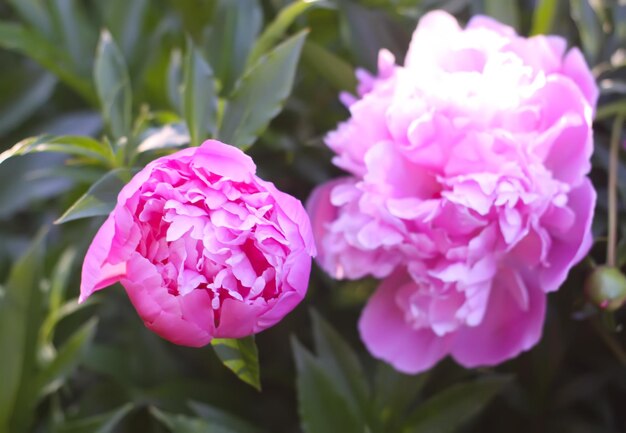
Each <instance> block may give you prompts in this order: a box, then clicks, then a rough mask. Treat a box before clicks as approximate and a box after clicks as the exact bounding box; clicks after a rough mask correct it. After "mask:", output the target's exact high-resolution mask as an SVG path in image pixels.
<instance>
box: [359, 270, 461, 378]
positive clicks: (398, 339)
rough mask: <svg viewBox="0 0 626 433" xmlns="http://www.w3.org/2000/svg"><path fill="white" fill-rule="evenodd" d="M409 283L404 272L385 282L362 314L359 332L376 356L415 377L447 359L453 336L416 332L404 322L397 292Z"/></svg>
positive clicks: (392, 276)
mask: <svg viewBox="0 0 626 433" xmlns="http://www.w3.org/2000/svg"><path fill="white" fill-rule="evenodd" d="M407 283H409V284H410V283H411V280H410V279H409V277H408V276H407V275H406V273H404V272H396V273H394V274H392V275H391V276H390V277H388V278H387V279H386V280H384V281H383V282H382V284H381V285H380V286H379V287H378V289H377V290H376V292H375V293H374V295H373V296H372V297H371V298H370V300H369V301H368V303H367V305H366V306H365V309H364V310H363V313H362V314H361V318H360V319H359V332H360V334H361V339H362V340H363V342H364V343H365V345H366V346H367V348H368V350H369V351H370V353H371V354H372V355H373V356H375V357H376V358H379V359H382V360H383V361H386V362H388V363H390V364H391V365H393V366H394V367H395V368H396V369H397V370H399V371H401V372H404V373H408V374H415V373H419V372H422V371H425V370H427V369H429V368H430V367H432V366H433V365H435V364H436V363H437V362H438V361H439V360H440V359H442V358H443V357H444V356H446V354H447V351H448V346H449V341H450V337H449V335H446V336H444V337H437V335H435V334H434V333H433V332H432V331H431V330H429V329H424V330H414V329H412V328H411V327H410V326H409V325H408V324H407V323H406V322H405V320H404V318H403V314H402V311H401V310H400V308H399V307H398V305H397V304H396V293H397V291H398V289H399V288H400V287H401V286H403V285H404V284H407Z"/></svg>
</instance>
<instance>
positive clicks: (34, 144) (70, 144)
mask: <svg viewBox="0 0 626 433" xmlns="http://www.w3.org/2000/svg"><path fill="white" fill-rule="evenodd" d="M37 152H59V153H65V154H68V155H73V156H79V157H84V158H90V159H95V160H97V161H100V162H101V163H102V164H104V165H111V164H112V161H113V159H114V155H113V152H112V151H111V148H110V147H108V146H106V145H105V144H103V143H100V142H99V141H96V140H94V139H93V138H90V137H82V136H81V137H79V136H69V135H68V136H62V137H52V136H49V135H42V136H39V137H33V138H27V139H25V140H22V141H20V142H19V143H17V144H16V145H15V146H13V147H12V148H10V149H9V150H6V151H4V152H2V153H0V164H2V163H3V162H4V161H6V160H7V159H9V158H12V157H14V156H19V155H26V154H29V153H37Z"/></svg>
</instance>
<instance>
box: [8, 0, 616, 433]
mask: <svg viewBox="0 0 626 433" xmlns="http://www.w3.org/2000/svg"><path fill="white" fill-rule="evenodd" d="M437 8H443V9H446V10H448V11H450V12H452V13H454V14H455V15H456V16H457V17H458V18H459V19H460V20H462V21H465V20H467V19H468V18H469V17H470V16H472V15H474V14H476V13H485V14H489V15H492V16H495V17H496V18H498V19H500V20H502V21H504V22H507V23H509V24H511V25H513V26H514V27H515V28H516V29H517V30H518V32H519V33H521V34H524V35H531V34H538V33H554V34H559V35H562V36H564V37H565V38H567V40H568V41H569V43H570V45H577V46H580V47H582V49H583V52H584V53H585V56H586V58H587V60H588V62H589V64H590V65H591V66H592V67H593V72H594V75H595V76H596V78H597V80H598V85H599V86H600V89H601V98H600V104H599V108H598V111H597V116H596V122H595V124H594V130H595V140H596V150H595V153H594V157H593V163H594V168H593V171H592V178H593V181H594V185H595V186H596V188H597V189H598V192H599V201H598V207H597V210H596V219H595V221H594V235H595V239H596V243H595V245H594V248H593V250H592V253H591V255H590V257H589V258H588V259H587V260H586V261H585V262H584V263H582V264H581V265H579V266H578V267H577V268H576V269H574V270H573V271H572V272H571V273H570V278H569V280H568V282H567V283H566V284H565V285H564V287H563V288H562V289H561V290H560V291H559V292H558V293H556V294H553V295H551V296H550V305H549V311H548V317H547V322H546V326H545V332H544V338H543V340H542V342H541V343H540V344H539V345H538V346H537V347H536V348H534V349H533V350H532V351H530V352H528V353H526V354H523V355H522V356H520V357H518V358H517V359H515V360H512V361H510V362H508V363H505V364H503V365H501V366H499V367H497V368H492V369H482V370H479V371H467V370H464V369H462V368H460V367H458V366H456V365H454V364H453V363H452V362H451V361H445V362H443V363H441V364H440V365H439V366H437V367H436V368H434V369H433V370H432V371H430V372H428V373H425V374H422V375H418V376H405V375H401V374H399V373H397V372H395V371H394V370H393V369H391V368H390V367H388V366H386V365H384V364H382V363H379V362H376V361H374V360H373V359H372V358H371V357H370V356H369V355H368V354H367V352H366V351H365V349H364V347H363V346H362V344H361V343H360V341H359V339H358V335H357V333H356V320H357V318H358V314H359V311H360V309H361V308H362V305H363V303H364V301H365V299H366V298H367V296H368V295H369V294H370V293H371V291H372V290H373V289H374V287H375V282H374V281H370V280H364V281H359V282H350V283H337V282H333V281H331V280H330V279H328V278H327V277H326V276H324V275H323V274H322V273H321V272H319V270H315V271H314V273H313V275H312V278H311V284H310V288H309V295H308V297H307V299H306V300H305V302H304V303H303V305H301V306H300V307H298V309H296V310H295V311H294V312H293V313H292V314H290V315H289V316H288V317H287V318H286V319H285V320H284V321H283V322H281V323H280V324H279V325H278V326H276V327H274V328H272V329H270V330H268V331H266V332H263V333H261V334H259V335H258V336H257V337H256V342H255V339H253V338H249V339H245V340H240V341H232V340H220V341H218V342H216V343H215V344H214V345H213V347H206V348H202V349H189V348H184V347H177V346H174V345H172V344H170V343H168V342H166V341H163V340H161V339H159V338H158V337H156V336H155V335H153V334H151V333H150V332H148V331H147V330H146V329H145V328H144V327H143V325H142V323H141V321H140V320H139V318H138V317H137V316H136V314H135V312H134V310H133V309H132V307H131V305H130V303H129V302H128V301H127V299H126V296H125V294H124V293H123V290H122V289H121V287H119V286H118V287H114V288H111V289H109V290H107V291H106V292H105V293H103V294H102V295H98V296H96V297H94V299H93V300H90V301H89V302H87V303H85V304H82V305H78V304H77V299H76V298H77V296H78V283H79V277H80V275H79V273H80V265H81V261H82V257H83V256H84V253H85V251H86V248H87V246H88V244H89V242H90V241H91V238H92V236H93V234H94V233H95V231H96V230H97V228H98V227H99V224H101V222H102V216H103V215H106V214H107V213H108V212H109V211H110V209H111V208H112V203H113V202H114V200H115V197H116V195H117V192H118V191H119V189H120V188H121V187H122V186H123V185H124V183H125V182H126V181H128V179H129V178H130V176H132V173H133V172H134V170H136V169H137V167H142V166H143V165H145V163H147V162H148V161H150V160H151V159H153V158H155V157H157V156H159V155H162V154H164V153H167V152H171V151H174V150H175V149H176V148H179V147H181V146H185V145H188V144H198V143H200V142H202V141H203V140H204V139H206V138H208V137H217V138H220V139H222V140H224V141H226V142H229V143H231V144H233V145H237V146H239V147H242V148H245V149H247V151H248V152H249V153H250V154H251V155H252V156H253V158H254V159H255V161H256V163H257V165H258V166H259V174H260V175H261V176H262V177H264V178H266V179H269V180H272V181H273V182H275V183H276V184H277V186H278V187H279V188H280V189H282V190H284V191H287V192H289V193H291V194H293V195H295V196H297V197H299V198H300V199H302V200H305V199H306V197H307V195H308V193H309V192H310V190H311V189H312V188H313V187H314V186H315V185H317V184H319V183H320V182H323V181H324V180H327V179H329V178H332V177H333V176H336V175H338V174H339V172H338V171H337V170H336V169H335V168H333V167H332V166H331V165H330V163H329V161H330V157H331V154H330V152H329V151H328V150H327V149H326V148H325V146H324V145H323V140H322V139H323V135H324V134H325V133H326V132H327V131H329V130H331V129H333V128H334V127H335V125H336V124H337V122H338V121H340V120H342V119H344V118H346V117H347V112H346V111H345V109H344V108H343V107H342V106H341V104H340V103H339V101H338V97H337V96H338V92H340V91H352V90H353V89H354V86H355V79H354V68H355V67H362V68H366V69H370V70H373V68H374V67H375V60H376V55H377V52H378V50H379V48H381V47H386V48H389V49H390V50H391V51H393V52H394V53H395V54H396V56H397V58H398V60H399V61H401V60H402V56H403V53H404V52H405V50H406V47H407V45H408V41H409V39H410V35H411V33H412V30H413V29H414V27H415V25H416V23H417V20H418V19H419V17H420V16H421V15H423V14H424V13H425V12H426V11H428V10H431V9H437ZM625 95H626V3H625V2H624V1H623V0H570V1H567V0H536V1H532V0H517V1H514V0H361V1H357V0H320V1H288V0H106V1H105V0H99V1H98V0H0V223H1V224H0V282H2V283H1V284H0V433H9V432H10V433H22V432H42V433H43V432H55V433H70V432H71V433H81V432H98V433H106V432H142V433H143V432H146V433H152V432H166V431H171V432H174V433H184V432H192V433H193V432H219V433H234V432H237V433H252V432H277V433H280V432H285V433H286V432H299V431H303V432H305V433H334V432H337V433H352V432H354V433H357V432H359V433H395V432H402V433H422V432H455V431H467V432H470V431H480V432H502V431H507V432H528V431H532V432H560V431H563V432H598V433H600V432H602V433H609V432H616V433H617V432H623V431H626V412H625V411H624V407H623V405H624V402H625V401H626V374H625V372H626V351H625V350H626V349H625V347H626V339H625V338H624V333H623V332H622V327H623V323H624V319H625V314H624V311H623V310H618V311H617V312H616V313H607V312H601V311H599V310H598V309H597V308H596V307H594V306H592V305H590V304H589V303H588V302H587V301H586V299H585V296H584V293H583V284H582V281H583V280H584V278H585V277H586V275H588V274H589V272H590V270H591V268H592V266H593V265H594V263H604V262H605V260H606V257H605V248H606V242H607V239H606V236H607V223H606V221H607V197H608V195H609V191H608V187H607V185H608V181H607V179H608V178H607V171H608V167H609V164H610V162H611V161H614V162H615V161H616V162H617V163H618V166H619V167H620V175H619V178H618V184H617V190H618V193H619V198H620V200H621V202H622V203H621V205H620V206H619V213H620V215H621V216H624V215H623V213H624V212H623V211H624V203H626V202H625V201H624V200H625V199H626V167H624V166H623V160H622V156H623V155H622V156H619V157H618V158H615V157H613V156H611V154H610V151H609V149H610V142H611V137H613V142H616V143H617V141H619V140H621V138H620V137H623V123H622V122H621V121H620V120H619V119H623V116H624V115H626V96H625ZM616 140H617V141H616ZM16 143H17V144H16ZM2 152H4V153H2ZM622 220H623V219H622ZM619 228H620V230H619V232H620V233H622V234H624V229H625V228H626V225H624V224H622V225H620V226H619ZM624 239H626V236H623V235H622V236H619V243H618V249H617V253H618V254H617V261H618V263H617V264H618V266H620V267H621V266H623V265H624V264H626V241H625V240H624ZM233 373H235V374H233ZM239 379H241V380H239Z"/></svg>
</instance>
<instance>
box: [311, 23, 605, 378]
mask: <svg viewBox="0 0 626 433" xmlns="http://www.w3.org/2000/svg"><path fill="white" fill-rule="evenodd" d="M378 68H379V71H378V76H371V75H369V74H367V73H364V72H360V73H359V79H360V86H359V88H358V97H352V96H349V95H347V96H344V97H343V101H344V103H345V104H346V105H347V107H348V109H349V111H350V118H349V120H347V121H346V122H344V123H342V124H341V125H339V127H338V128H337V130H335V131H333V132H331V133H330V134H328V136H327V139H326V142H327V144H328V146H329V147H330V148H331V149H332V150H333V151H334V152H335V153H336V156H335V157H334V159H333V162H334V163H335V164H336V165H337V166H338V167H340V168H342V169H344V170H345V171H346V172H347V173H349V175H348V176H346V177H344V178H340V179H337V180H334V181H331V182H328V183H326V184H324V185H322V186H321V187H319V188H318V189H317V190H316V191H315V192H314V193H313V195H312V197H311V198H310V201H309V204H308V208H309V213H310V215H311V217H312V220H313V223H312V224H313V231H314V234H315V237H316V241H317V245H318V249H319V250H320V254H319V256H318V261H319V263H320V265H321V266H322V268H323V269H324V270H325V271H326V272H328V273H329V274H330V275H332V276H333V277H335V278H337V279H344V278H347V279H358V278H362V277H365V276H368V275H370V276H374V277H376V278H379V279H381V280H382V283H381V285H380V287H379V288H378V289H377V291H376V293H375V294H374V295H373V296H372V298H371V299H370V300H369V302H368V304H367V306H366V307H365V310H364V311H363V314H362V316H361V319H360V323H359V329H360V333H361V336H362V338H363V340H364V342H365V344H366V345H367V347H368V349H369V350H370V351H371V353H372V354H373V355H375V356H377V357H379V358H381V359H383V360H386V361H388V362H390V363H391V364H393V365H394V366H395V367H396V368H397V369H398V370H401V371H404V372H411V373H414V372H419V371H422V370H425V369H428V368H430V367H431V366H433V365H434V364H435V363H437V362H438V361H439V360H440V359H441V358H443V357H445V356H446V355H451V356H452V357H453V358H454V359H455V360H456V361H457V362H459V363H460V364H462V365H464V366H468V367H472V366H478V365H491V364H496V363H499V362H501V361H503V360H506V359H509V358H511V357H514V356H516V355H517V354H519V353H520V352H521V351H524V350H527V349H529V348H530V347H531V346H533V345H534V344H535V343H536V342H537V341H538V339H539V338H540V336H541V332H542V326H543V320H544V314H545V307H546V293H547V292H551V291H554V290H557V289H558V288H559V286H560V285H561V284H562V283H563V281H564V280H565V278H566V276H567V273H568V271H569V269H570V268H571V267H572V266H573V265H574V264H575V263H576V262H578V261H579V260H580V259H581V258H582V257H583V256H584V254H586V252H587V250H588V249H589V247H590V244H591V235H590V224H591V220H592V216H593V209H594V204H595V192H594V189H593V188H592V185H591V183H590V181H589V179H588V178H587V173H588V172H589V170H590V156H591V153H592V150H593V141H592V134H591V132H592V131H591V123H592V117H593V111H594V107H595V103H596V99H597V89H596V87H595V83H594V80H593V77H592V75H591V73H590V71H589V68H588V67H587V65H586V63H585V61H584V59H583V57H582V55H581V53H580V52H579V50H577V49H575V48H574V49H571V50H569V51H567V47H566V42H565V40H564V39H562V38H559V37H553V36H536V37H532V38H523V37H520V36H518V35H516V34H515V32H514V30H513V29H511V28H510V27H507V26H505V25H502V24H500V23H498V22H496V21H494V20H492V19H490V18H487V17H482V16H477V17H474V18H473V19H471V21H470V22H469V23H468V24H467V26H466V28H465V29H461V28H460V27H459V25H458V24H457V22H456V20H455V19H454V18H453V17H451V16H450V15H448V14H447V13H445V12H440V11H437V12H431V13H429V14H427V15H426V16H424V17H423V18H422V19H421V21H420V23H419V25H418V27H417V29H416V31H415V33H414V35H413V39H412V41H411V44H410V47H409V49H408V52H407V54H406V59H405V63H404V66H399V65H397V64H396V63H395V59H394V57H393V56H392V55H391V53H389V52H387V51H384V50H383V51H382V52H381V53H380V56H379V65H378Z"/></svg>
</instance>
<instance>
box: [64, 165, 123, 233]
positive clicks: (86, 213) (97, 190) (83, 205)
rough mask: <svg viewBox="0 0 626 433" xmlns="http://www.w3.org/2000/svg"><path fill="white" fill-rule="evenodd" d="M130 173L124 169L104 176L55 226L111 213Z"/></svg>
mask: <svg viewBox="0 0 626 433" xmlns="http://www.w3.org/2000/svg"><path fill="white" fill-rule="evenodd" d="M131 177H132V172H131V170H129V169H126V168H118V169H116V170H113V171H110V172H109V173H107V174H105V175H104V176H103V177H102V178H101V179H100V180H99V181H97V182H96V183H94V184H93V185H92V186H91V188H89V189H88V190H87V192H86V193H85V194H84V195H83V196H82V197H81V198H79V199H78V200H77V201H76V202H75V203H74V204H73V205H72V206H71V207H70V208H69V209H68V210H67V211H65V213H64V214H63V215H61V217H60V218H59V219H57V220H56V221H55V224H63V223H66V222H69V221H74V220H77V219H81V218H89V217H94V216H103V215H108V214H109V213H111V211H112V210H113V208H114V207H115V203H116V202H117V195H118V194H119V192H120V191H121V189H122V188H123V187H124V185H126V183H128V181H130V178H131Z"/></svg>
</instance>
